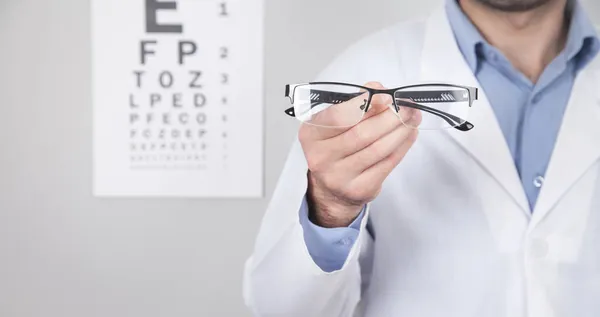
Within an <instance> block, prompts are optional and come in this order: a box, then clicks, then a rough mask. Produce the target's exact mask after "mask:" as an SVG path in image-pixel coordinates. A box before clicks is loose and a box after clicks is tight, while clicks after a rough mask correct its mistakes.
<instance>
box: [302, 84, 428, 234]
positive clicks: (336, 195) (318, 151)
mask: <svg viewBox="0 0 600 317" xmlns="http://www.w3.org/2000/svg"><path fill="white" fill-rule="evenodd" d="M366 86H367V87H369V88H377V89H383V86H382V85H381V84H379V83H368V84H366ZM350 102H353V101H352V100H350V101H348V103H350ZM392 103H393V101H392V98H391V96H389V95H383V94H379V95H374V96H373V98H372V100H371V106H370V107H369V110H368V111H367V113H366V114H365V116H364V117H363V119H362V120H361V122H360V123H359V124H357V125H355V126H353V127H351V128H323V127H318V126H312V125H308V124H303V125H302V126H301V127H300V131H299V140H300V144H301V145H302V149H303V151H304V155H305V157H306V160H307V162H308V169H309V172H308V193H307V200H308V202H309V206H310V208H309V209H310V216H309V217H310V219H311V221H312V222H313V223H315V224H317V225H319V226H322V227H326V228H334V227H346V226H348V225H350V224H351V223H352V221H354V219H356V217H357V216H358V215H359V214H360V212H361V210H362V208H363V206H364V205H365V204H366V203H369V202H371V201H373V200H374V199H375V198H376V197H377V195H379V193H380V191H381V186H382V184H383V182H384V180H385V179H386V178H387V176H388V175H389V174H390V173H391V172H392V170H393V169H394V168H395V167H396V166H397V165H398V164H399V163H400V161H401V160H402V159H403V158H404V156H405V155H406V153H407V152H408V150H409V149H410V148H411V147H412V145H413V144H414V142H415V141H416V139H417V134H418V130H416V129H414V128H410V127H408V126H406V125H404V124H403V122H408V121H410V122H411V125H412V126H416V125H418V124H419V123H420V122H421V113H420V111H418V110H414V109H410V108H404V107H403V108H401V111H400V112H399V113H398V114H396V113H395V112H394V111H391V110H390V108H389V105H391V104H392ZM332 108H334V107H332ZM335 108H336V109H343V107H335ZM388 110H390V111H388ZM327 111H328V110H324V111H323V112H321V113H319V115H320V116H330V115H331V114H329V113H327ZM336 112H337V113H332V114H335V116H333V115H331V117H328V118H327V119H329V120H335V119H336V116H340V115H343V114H341V113H340V112H339V111H336ZM398 116H401V118H402V119H400V118H398Z"/></svg>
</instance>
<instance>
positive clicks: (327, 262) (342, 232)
mask: <svg viewBox="0 0 600 317" xmlns="http://www.w3.org/2000/svg"><path fill="white" fill-rule="evenodd" d="M364 215H365V209H364V208H363V210H362V211H361V213H360V214H359V215H358V217H356V219H355V220H354V221H353V222H352V223H351V224H350V225H349V226H348V227H343V228H323V227H320V226H317V225H315V224H314V223H312V222H311V221H310V220H309V219H308V204H307V202H306V197H305V198H304V200H303V201H302V206H301V207H300V224H301V225H302V229H303V231H304V242H305V243H306V247H307V249H308V253H309V254H310V256H311V257H312V259H313V261H314V262H315V264H317V265H318V266H319V267H320V268H321V270H323V271H325V272H327V273H330V272H333V271H337V270H340V269H341V268H342V267H343V266H344V263H345V262H346V259H347V258H348V255H349V254H350V250H351V249H352V246H354V242H355V241H356V239H357V238H358V234H359V233H360V224H361V222H362V220H363V217H364Z"/></svg>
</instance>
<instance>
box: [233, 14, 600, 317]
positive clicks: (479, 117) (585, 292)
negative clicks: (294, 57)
mask: <svg viewBox="0 0 600 317" xmlns="http://www.w3.org/2000/svg"><path fill="white" fill-rule="evenodd" d="M319 79H323V80H340V81H347V82H353V83H358V84H363V83H365V82H367V81H381V82H382V83H383V84H384V85H385V86H386V87H388V88H392V87H398V86H402V85H407V84H414V83H422V82H444V83H454V84H460V85H468V86H474V87H479V84H478V82H477V79H476V78H475V76H474V75H473V73H472V72H471V70H470V68H469V67H468V65H467V63H466V62H465V60H464V59H463V57H462V55H461V53H460V51H459V49H458V46H457V44H456V42H455V40H454V37H453V34H452V31H451V29H450V26H449V24H448V20H447V18H446V14H445V11H444V9H443V8H439V9H438V10H436V11H435V12H434V13H433V14H432V15H431V16H430V17H429V18H427V19H425V20H424V21H414V22H408V23H402V24H399V25H396V26H394V27H391V28H388V29H386V30H383V31H381V32H378V33H376V34H374V35H371V36H369V37H367V38H365V39H363V40H361V41H360V42H358V43H357V44H355V45H353V46H352V47H351V48H349V49H348V50H346V51H345V52H344V53H343V54H342V55H341V56H340V57H339V58H337V59H336V60H335V61H334V62H333V63H332V64H331V65H330V66H329V67H328V68H327V69H326V70H325V71H324V72H323V73H322V74H321V76H320V78H319ZM282 109H283V108H282ZM283 119H285V118H283V117H282V120H283ZM469 121H470V122H472V123H473V124H474V125H475V128H474V129H473V130H471V131H470V132H460V131H457V130H454V129H451V130H444V131H422V132H421V133H420V135H419V139H418V140H417V142H416V144H415V145H414V147H413V148H412V149H411V151H410V152H409V154H408V155H407V156H406V157H405V159H404V160H403V161H402V162H401V163H400V164H399V165H398V166H397V168H396V169H395V170H394V171H393V172H392V174H391V175H390V176H389V177H388V178H387V180H386V182H385V183H384V186H383V190H382V192H381V194H380V196H379V197H378V198H377V199H376V200H375V201H373V202H372V203H371V204H369V206H368V208H367V217H365V220H364V221H363V223H362V225H361V228H363V229H362V230H361V233H360V235H359V238H358V241H357V243H355V244H354V247H353V248H352V250H351V252H350V255H349V257H348V259H347V261H346V262H345V264H344V266H343V268H342V269H341V270H339V271H335V272H332V273H325V272H323V271H322V270H321V269H320V268H319V267H318V266H317V265H315V263H314V262H313V260H312V258H311V257H310V255H309V253H308V251H307V247H306V245H305V243H304V239H303V230H302V227H301V225H300V223H299V220H298V219H299V208H300V206H301V202H302V199H303V197H304V194H305V192H306V185H307V180H306V172H307V164H306V161H305V158H304V156H303V153H302V149H301V148H300V146H299V144H298V142H296V143H295V144H294V146H293V148H292V150H291V153H290V154H289V158H288V160H287V163H286V165H285V168H284V170H283V173H282V174H281V178H280V180H279V182H278V185H277V187H276V190H275V192H274V194H273V198H272V200H271V202H270V205H269V207H268V210H267V211H266V214H265V216H264V219H263V222H262V225H261V228H260V232H259V235H258V238H257V241H256V246H255V249H254V252H253V254H252V256H251V257H250V258H249V259H248V261H247V263H246V266H245V270H244V298H245V301H246V304H247V305H248V306H249V307H250V309H251V310H252V311H253V312H254V314H255V315H256V316H261V317H264V316H285V317H296V316H297V317H336V316H368V317H387V316H390V317H391V316H394V317H423V316H426V317H429V316H440V317H442V316H443V317H448V316H456V317H467V316H472V317H484V316H485V317H500V316H502V317H520V316H523V317H525V316H528V317H575V316H577V317H587V316H589V317H592V316H594V317H596V316H600V58H597V59H596V60H594V61H593V62H592V63H591V64H590V65H589V66H588V67H586V68H585V70H584V71H583V72H581V73H580V74H579V76H578V78H577V80H576V83H575V87H574V90H573V92H572V97H571V100H570V102H569V105H568V107H567V110H566V113H565V116H564V120H563V125H562V128H561V130H560V133H559V136H558V140H557V144H556V148H555V151H554V154H553V156H552V158H551V161H550V165H549V168H548V171H547V174H546V177H545V182H544V184H543V187H542V189H541V192H540V195H539V200H538V202H537V205H536V207H535V210H534V211H533V213H531V212H530V211H529V207H528V203H527V198H526V196H525V194H524V191H523V188H522V185H521V182H520V180H519V177H518V174H517V171H516V169H515V166H514V163H513V161H512V158H511V154H510V152H509V149H508V147H507V144H506V142H505V140H504V137H503V134H502V132H501V130H500V128H499V125H498V122H497V121H496V118H495V117H494V113H493V111H492V108H491V107H490V104H489V102H488V100H487V98H486V96H485V92H483V91H481V90H480V94H479V100H478V101H476V102H475V103H474V105H473V108H472V112H471V114H470V118H469ZM367 219H368V221H369V222H370V223H371V225H372V226H373V229H374V232H375V242H373V239H372V238H371V236H370V235H369V233H368V231H367V230H365V226H366V223H367V221H366V220H367Z"/></svg>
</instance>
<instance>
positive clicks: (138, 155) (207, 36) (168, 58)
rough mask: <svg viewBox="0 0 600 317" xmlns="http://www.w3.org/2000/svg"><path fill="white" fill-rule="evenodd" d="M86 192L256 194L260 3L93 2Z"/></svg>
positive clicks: (259, 180) (259, 190)
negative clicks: (90, 184) (89, 183)
mask: <svg viewBox="0 0 600 317" xmlns="http://www.w3.org/2000/svg"><path fill="white" fill-rule="evenodd" d="M91 13H92V14H91V16H92V43H93V45H92V56H93V57H92V61H93V106H94V194H95V195H96V196H166V197H169V196H170V197H208V198H211V197H240V198H251V197H261V196H262V194H263V35H262V34H263V2H262V0H128V1H123V0H93V1H92V12H91Z"/></svg>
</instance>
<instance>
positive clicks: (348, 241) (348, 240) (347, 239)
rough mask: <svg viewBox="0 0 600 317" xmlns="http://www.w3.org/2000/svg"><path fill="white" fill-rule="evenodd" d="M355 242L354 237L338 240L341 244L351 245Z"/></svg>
mask: <svg viewBox="0 0 600 317" xmlns="http://www.w3.org/2000/svg"><path fill="white" fill-rule="evenodd" d="M353 243H354V239H352V238H344V239H342V240H340V241H338V244H340V245H351V244H353Z"/></svg>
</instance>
